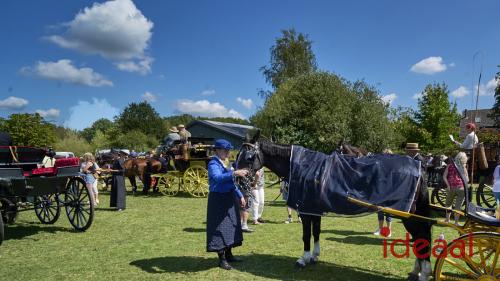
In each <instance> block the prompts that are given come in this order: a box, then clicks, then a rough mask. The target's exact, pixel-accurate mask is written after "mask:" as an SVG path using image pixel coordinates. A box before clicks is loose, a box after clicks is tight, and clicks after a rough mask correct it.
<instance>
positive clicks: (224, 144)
mask: <svg viewBox="0 0 500 281" xmlns="http://www.w3.org/2000/svg"><path fill="white" fill-rule="evenodd" d="M214 148H222V149H228V150H229V149H233V146H232V145H231V143H230V142H229V141H227V140H225V139H218V140H215V142H214Z"/></svg>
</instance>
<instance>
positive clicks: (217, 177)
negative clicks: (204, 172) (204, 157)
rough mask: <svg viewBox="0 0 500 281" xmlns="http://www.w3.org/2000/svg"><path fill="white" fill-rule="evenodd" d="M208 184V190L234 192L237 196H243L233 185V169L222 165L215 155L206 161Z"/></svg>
mask: <svg viewBox="0 0 500 281" xmlns="http://www.w3.org/2000/svg"><path fill="white" fill-rule="evenodd" d="M208 184H209V188H210V192H220V193H226V192H234V193H235V194H236V196H238V198H242V197H243V194H242V193H241V191H240V190H239V189H238V188H236V186H235V185H234V182H233V171H232V170H230V169H227V168H226V167H224V165H222V161H221V160H220V159H219V158H217V157H213V158H212V160H210V162H208Z"/></svg>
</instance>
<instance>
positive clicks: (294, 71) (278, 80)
mask: <svg viewBox="0 0 500 281" xmlns="http://www.w3.org/2000/svg"><path fill="white" fill-rule="evenodd" d="M270 52H271V58H270V60H269V65H267V66H263V67H261V68H260V70H261V71H262V73H263V74H264V77H265V78H266V82H267V83H269V84H271V86H272V87H273V89H274V90H276V89H278V87H279V86H280V85H281V84H283V83H284V82H286V81H287V80H288V79H290V78H293V77H297V76H300V75H302V74H307V73H310V72H314V71H316V70H317V65H316V56H315V55H314V53H313V51H312V41H310V40H309V38H308V36H307V35H305V34H302V33H297V32H296V31H295V30H294V29H287V30H282V31H281V37H279V38H277V39H276V43H275V45H274V46H272V47H271V49H270ZM271 94H272V93H271V92H265V91H261V92H260V95H261V96H263V97H266V98H267V97H269V96H270V95H271Z"/></svg>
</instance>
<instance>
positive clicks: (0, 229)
mask: <svg viewBox="0 0 500 281" xmlns="http://www.w3.org/2000/svg"><path fill="white" fill-rule="evenodd" d="M0 217H2V211H0ZM3 239H4V233H3V220H2V219H0V245H2V242H3Z"/></svg>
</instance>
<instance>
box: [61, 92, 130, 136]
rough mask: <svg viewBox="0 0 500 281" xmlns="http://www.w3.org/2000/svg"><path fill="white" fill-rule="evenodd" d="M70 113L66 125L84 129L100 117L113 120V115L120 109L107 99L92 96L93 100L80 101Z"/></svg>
mask: <svg viewBox="0 0 500 281" xmlns="http://www.w3.org/2000/svg"><path fill="white" fill-rule="evenodd" d="M69 113H70V116H69V119H68V120H66V121H65V122H64V126H66V127H69V128H71V129H77V130H82V129H85V128H87V127H89V126H90V125H92V123H94V122H95V121H96V120H98V119H100V118H106V119H109V120H113V117H114V116H116V115H118V114H119V113H120V111H119V110H118V108H116V107H113V106H112V105H110V104H109V103H108V101H107V100H106V99H102V100H99V99H97V98H92V101H91V102H88V101H81V100H80V101H78V104H76V105H75V106H72V107H70V108H69Z"/></svg>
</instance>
